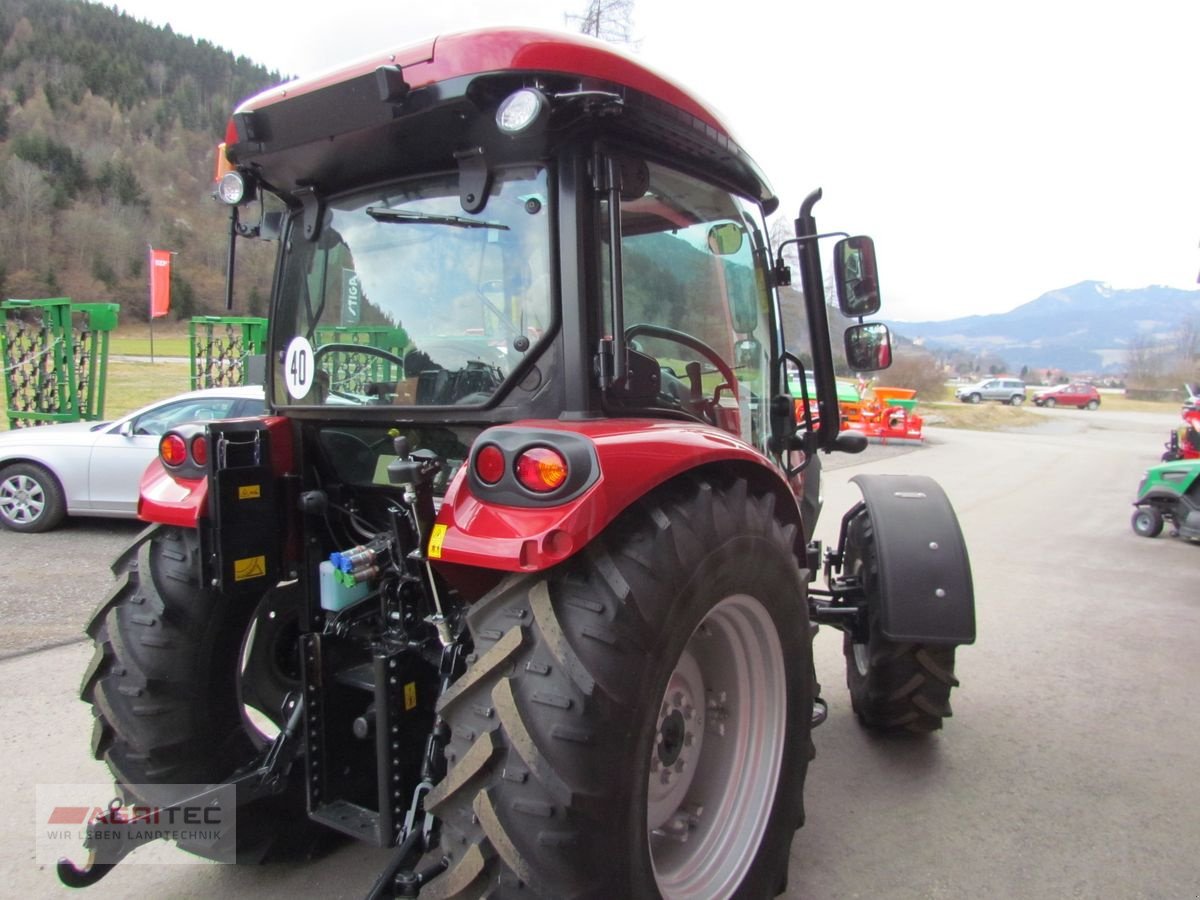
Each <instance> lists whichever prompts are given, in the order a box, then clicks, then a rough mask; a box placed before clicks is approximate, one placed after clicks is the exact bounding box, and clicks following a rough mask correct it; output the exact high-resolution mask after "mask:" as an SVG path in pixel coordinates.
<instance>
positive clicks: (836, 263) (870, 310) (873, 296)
mask: <svg viewBox="0 0 1200 900" xmlns="http://www.w3.org/2000/svg"><path fill="white" fill-rule="evenodd" d="M833 271H834V279H835V281H836V282H837V296H838V308H839V309H840V310H841V311H842V315H844V316H849V317H850V318H862V317H863V316H871V315H874V314H875V313H877V312H879V273H878V270H877V269H876V267H875V242H874V241H872V240H871V239H870V238H869V237H863V236H860V237H852V238H845V239H843V240H840V241H838V242H837V243H836V244H834V246H833Z"/></svg>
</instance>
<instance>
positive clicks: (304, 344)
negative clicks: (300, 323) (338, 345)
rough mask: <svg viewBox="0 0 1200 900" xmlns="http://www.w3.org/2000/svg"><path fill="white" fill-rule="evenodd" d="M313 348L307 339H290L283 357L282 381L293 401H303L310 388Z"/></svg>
mask: <svg viewBox="0 0 1200 900" xmlns="http://www.w3.org/2000/svg"><path fill="white" fill-rule="evenodd" d="M315 369H316V366H315V365H314V364H313V348H312V344H310V343H309V342H308V339H307V338H303V337H297V338H292V342H291V343H290V344H288V348H287V352H286V353H285V354H284V355H283V381H284V383H285V384H286V385H287V392H288V393H289V394H291V395H292V398H293V399H295V400H303V399H304V398H305V396H307V394H308V392H309V390H310V389H311V388H312V383H313V376H314V374H315V372H314V370H315Z"/></svg>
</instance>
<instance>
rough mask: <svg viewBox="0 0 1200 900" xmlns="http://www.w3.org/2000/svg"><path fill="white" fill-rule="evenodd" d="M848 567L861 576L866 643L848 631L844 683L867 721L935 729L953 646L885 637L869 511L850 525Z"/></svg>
mask: <svg viewBox="0 0 1200 900" xmlns="http://www.w3.org/2000/svg"><path fill="white" fill-rule="evenodd" d="M845 554H846V559H845V564H844V567H845V571H846V572H847V573H848V574H850V575H856V576H858V577H859V578H861V579H862V584H863V590H864V592H865V595H866V598H867V622H868V629H867V630H868V635H867V642H866V643H861V642H856V641H855V639H854V636H853V635H852V634H850V633H849V632H847V633H846V635H845V637H844V639H843V644H842V652H843V654H844V655H845V657H846V686H847V687H848V688H849V690H850V700H851V704H852V706H853V708H854V712H855V713H856V714H857V716H858V718H859V721H860V722H862V723H863V725H865V726H867V727H868V728H871V729H873V730H876V731H883V732H916V733H918V734H921V733H925V732H929V731H936V730H937V729H939V728H941V727H942V720H943V719H945V718H948V717H949V716H950V715H951V714H952V713H951V711H950V691H951V689H952V688H955V687H957V686H958V679H957V678H955V677H954V647H953V646H935V645H926V644H915V643H896V642H893V641H890V640H888V639H887V638H885V637H884V636H883V633H882V629H881V624H880V615H879V603H880V600H879V557H878V554H877V551H876V547H875V532H874V529H873V528H872V525H871V516H870V513H869V512H866V511H864V512H863V513H861V514H860V515H858V516H856V517H855V518H854V520H853V521H852V522H851V523H850V530H849V532H848V534H847V540H846V551H845Z"/></svg>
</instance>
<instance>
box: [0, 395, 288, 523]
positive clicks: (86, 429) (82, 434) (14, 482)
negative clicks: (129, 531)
mask: <svg viewBox="0 0 1200 900" xmlns="http://www.w3.org/2000/svg"><path fill="white" fill-rule="evenodd" d="M265 412H266V401H265V400H264V397H263V389H262V387H261V386H257V387H234V388H209V389H207V390H202V391H191V392H189V393H186V394H180V395H178V396H176V397H171V398H170V399H168V400H160V401H158V402H157V403H151V404H150V405H148V406H144V407H142V408H141V409H139V410H137V411H136V412H132V413H130V414H129V415H127V416H123V417H122V418H120V419H117V420H115V421H112V422H64V423H61V424H58V425H35V426H33V427H30V428H19V429H16V430H14V431H6V432H0V525H3V526H4V527H5V528H9V529H11V530H13V531H26V532H36V531H48V530H50V529H51V528H54V527H56V526H57V525H59V524H60V523H61V522H62V520H63V518H64V517H66V516H68V515H72V516H75V515H82V516H116V517H129V518H132V517H134V516H136V515H137V507H138V484H139V482H140V481H141V478H142V473H143V472H145V471H146V467H147V466H148V465H150V463H151V461H152V460H154V459H157V458H158V438H159V436H160V435H161V434H162V433H163V432H165V431H166V430H167V429H169V428H172V427H174V426H176V425H179V424H182V423H183V422H190V421H195V420H197V419H224V418H232V417H236V416H261V415H262V414H263V413H265Z"/></svg>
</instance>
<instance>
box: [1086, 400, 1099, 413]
mask: <svg viewBox="0 0 1200 900" xmlns="http://www.w3.org/2000/svg"><path fill="white" fill-rule="evenodd" d="M1087 408H1088V409H1090V410H1093V411H1094V410H1097V409H1099V408H1100V401H1099V400H1089V401H1088V402H1087Z"/></svg>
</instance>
